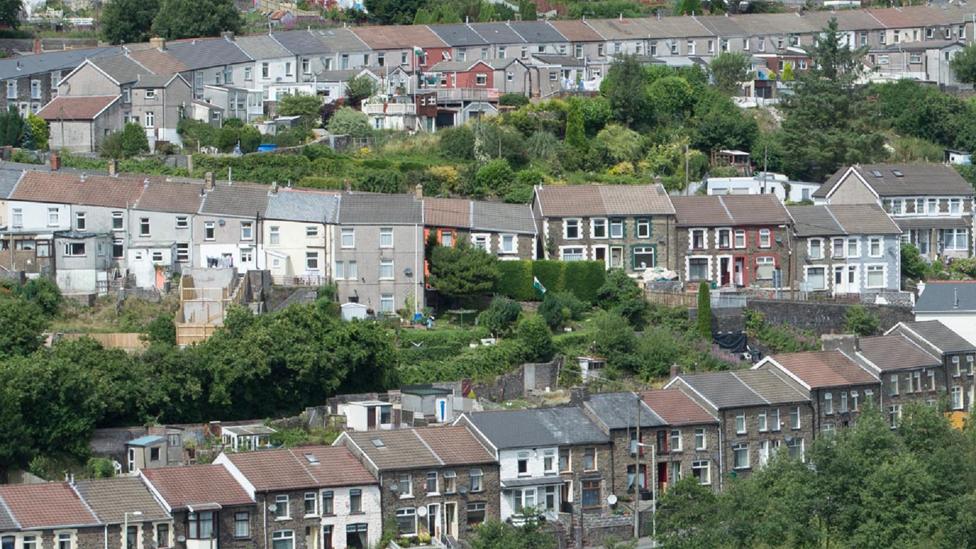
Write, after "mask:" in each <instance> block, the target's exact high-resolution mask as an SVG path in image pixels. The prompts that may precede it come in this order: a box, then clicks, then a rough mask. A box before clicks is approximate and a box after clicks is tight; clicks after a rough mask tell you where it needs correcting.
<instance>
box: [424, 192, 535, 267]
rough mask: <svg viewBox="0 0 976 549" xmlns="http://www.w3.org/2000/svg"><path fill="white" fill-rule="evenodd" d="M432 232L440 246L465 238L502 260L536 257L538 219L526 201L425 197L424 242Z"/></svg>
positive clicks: (450, 244)
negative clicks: (504, 202) (534, 217)
mask: <svg viewBox="0 0 976 549" xmlns="http://www.w3.org/2000/svg"><path fill="white" fill-rule="evenodd" d="M431 233H434V234H435V235H436V239H437V242H438V243H439V244H440V245H441V246H455V245H456V244H457V242H458V240H460V239H462V238H463V239H467V240H468V241H469V243H470V244H471V245H472V246H474V247H476V248H481V249H482V250H484V251H486V252H488V253H490V254H492V255H495V256H498V258H499V259H501V260H507V259H534V258H535V247H536V238H535V236H536V235H535V221H534V220H533V219H532V210H531V209H530V208H529V206H526V205H524V204H503V203H501V202H485V201H480V200H467V199H464V198H424V241H425V242H426V241H427V240H428V238H429V235H430V234H431Z"/></svg>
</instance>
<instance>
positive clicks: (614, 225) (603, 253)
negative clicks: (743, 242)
mask: <svg viewBox="0 0 976 549" xmlns="http://www.w3.org/2000/svg"><path fill="white" fill-rule="evenodd" d="M532 213H533V215H534V216H535V219H536V226H537V227H539V229H540V230H539V233H540V234H539V239H538V245H537V247H538V251H537V253H536V257H542V258H545V259H558V260H561V261H582V260H593V261H603V262H604V263H606V266H607V268H608V269H614V268H616V269H626V271H627V272H628V273H643V272H644V270H645V269H647V268H652V267H658V266H660V267H665V268H669V269H673V268H674V265H675V264H676V262H677V256H676V255H675V252H674V249H675V248H674V245H673V243H674V239H675V226H674V206H673V205H672V204H671V199H670V198H669V197H668V193H667V192H666V191H665V190H664V187H663V186H661V185H659V184H657V185H606V186H603V185H567V186H538V187H536V189H535V196H534V198H533V201H532Z"/></svg>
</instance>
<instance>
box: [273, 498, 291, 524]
mask: <svg viewBox="0 0 976 549" xmlns="http://www.w3.org/2000/svg"><path fill="white" fill-rule="evenodd" d="M288 503H289V502H288V495H287V494H279V495H277V496H275V511H274V513H275V515H274V516H275V518H276V519H286V518H288V515H289V513H288V511H289V509H288Z"/></svg>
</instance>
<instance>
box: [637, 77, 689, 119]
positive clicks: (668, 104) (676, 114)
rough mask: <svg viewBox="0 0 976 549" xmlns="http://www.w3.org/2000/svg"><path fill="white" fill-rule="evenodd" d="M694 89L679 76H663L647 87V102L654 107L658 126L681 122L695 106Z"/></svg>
mask: <svg viewBox="0 0 976 549" xmlns="http://www.w3.org/2000/svg"><path fill="white" fill-rule="evenodd" d="M695 96H696V93H695V89H694V88H693V87H692V86H691V84H690V83H688V80H686V79H684V78H682V77H680V76H665V77H663V78H658V79H656V80H654V82H652V83H651V84H650V85H649V86H648V87H647V97H648V102H649V103H650V104H651V105H653V106H654V117H655V119H656V120H657V122H658V123H659V124H670V123H676V122H681V121H683V120H684V119H685V118H687V117H688V115H689V114H691V109H692V108H693V107H694V105H695Z"/></svg>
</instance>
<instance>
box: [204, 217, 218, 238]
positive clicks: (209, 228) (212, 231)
mask: <svg viewBox="0 0 976 549" xmlns="http://www.w3.org/2000/svg"><path fill="white" fill-rule="evenodd" d="M216 233H217V229H216V227H215V226H214V222H213V221H206V222H204V224H203V239H204V240H214V239H216V238H217V234H216Z"/></svg>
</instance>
